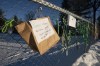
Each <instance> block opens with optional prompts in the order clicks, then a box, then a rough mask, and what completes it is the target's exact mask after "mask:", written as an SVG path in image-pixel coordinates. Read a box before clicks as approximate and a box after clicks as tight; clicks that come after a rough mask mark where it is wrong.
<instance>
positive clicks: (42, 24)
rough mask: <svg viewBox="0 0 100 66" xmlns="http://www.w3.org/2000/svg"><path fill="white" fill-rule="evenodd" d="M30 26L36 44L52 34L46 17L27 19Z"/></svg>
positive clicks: (52, 31)
mask: <svg viewBox="0 0 100 66" xmlns="http://www.w3.org/2000/svg"><path fill="white" fill-rule="evenodd" d="M29 22H30V24H31V26H32V31H33V33H34V35H35V37H36V40H37V42H38V44H39V43H40V42H41V41H43V40H46V39H48V38H49V37H50V36H52V35H54V33H55V32H54V30H53V28H52V26H51V24H50V23H49V21H48V18H44V19H39V20H32V21H29Z"/></svg>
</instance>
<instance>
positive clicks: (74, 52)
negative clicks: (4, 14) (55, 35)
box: [0, 0, 94, 66]
mask: <svg viewBox="0 0 100 66" xmlns="http://www.w3.org/2000/svg"><path fill="white" fill-rule="evenodd" d="M34 1H35V0H34ZM2 3H7V1H3V2H2ZM22 3H23V1H20V0H19V1H18V2H17V4H15V5H14V6H12V7H11V9H13V8H15V7H16V6H18V4H22ZM36 4H37V3H36ZM29 5H30V4H26V5H25V6H24V7H23V8H22V10H24V9H27V6H29ZM39 6H40V5H39ZM42 7H43V6H42ZM54 7H55V6H54ZM43 8H44V9H48V10H51V11H53V12H57V11H55V10H52V9H49V8H48V7H43ZM54 9H55V8H54ZM58 9H59V8H58ZM31 10H32V9H31ZM31 10H30V11H31ZM56 10H57V9H56ZM44 11H45V10H44ZM61 11H63V12H65V13H67V11H65V10H64V9H61ZM18 12H19V11H18ZM18 12H17V13H16V14H18ZM46 12H48V13H49V14H47V15H46V16H50V17H51V20H52V21H53V22H54V21H55V20H56V19H59V17H58V16H59V15H56V14H55V13H53V12H50V11H46ZM58 13H59V12H57V14H58ZM43 14H44V13H43ZM52 15H53V16H52ZM71 15H72V16H75V15H74V14H72V13H71ZM76 16H77V15H76ZM76 18H78V21H79V22H84V21H85V22H86V23H88V22H89V21H88V20H85V19H83V18H81V17H79V16H77V17H76ZM53 24H54V25H55V24H56V23H53ZM75 31H77V30H75ZM61 38H63V37H61ZM88 42H89V43H88V44H89V45H88V47H89V46H90V45H91V44H92V43H93V42H94V41H93V37H91V36H89V37H88ZM85 46H86V44H84V38H83V36H82V35H76V34H75V35H72V36H71V38H70V45H69V46H68V47H67V48H68V50H65V51H62V48H63V46H62V40H60V41H59V42H58V44H56V46H54V47H53V48H51V49H50V50H49V51H48V52H46V53H45V54H44V55H40V54H39V53H38V52H35V51H33V50H31V49H30V48H29V47H28V45H27V44H26V42H25V41H24V40H23V39H22V38H21V37H20V35H19V34H18V33H11V34H10V33H9V32H8V33H7V32H6V33H2V32H1V33H0V52H1V53H0V65H1V66H72V64H73V63H74V62H75V61H76V59H77V58H78V57H79V56H81V55H82V54H83V53H84V50H85ZM88 47H87V49H88ZM67 54H68V55H67Z"/></svg>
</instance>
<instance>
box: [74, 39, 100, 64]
mask: <svg viewBox="0 0 100 66" xmlns="http://www.w3.org/2000/svg"><path fill="white" fill-rule="evenodd" d="M73 66H100V41H99V42H97V43H95V45H92V46H91V47H90V49H89V51H88V52H87V53H84V54H83V55H82V56H81V57H80V58H79V59H77V61H76V62H75V63H74V64H73Z"/></svg>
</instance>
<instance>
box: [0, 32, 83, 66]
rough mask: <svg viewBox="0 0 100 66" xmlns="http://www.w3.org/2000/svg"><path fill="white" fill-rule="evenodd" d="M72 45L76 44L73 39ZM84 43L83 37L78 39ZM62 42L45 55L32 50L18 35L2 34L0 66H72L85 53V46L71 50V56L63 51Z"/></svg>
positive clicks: (0, 40) (0, 36) (0, 38)
mask: <svg viewBox="0 0 100 66" xmlns="http://www.w3.org/2000/svg"><path fill="white" fill-rule="evenodd" d="M72 40H73V41H72V42H71V43H75V41H76V38H75V37H73V39H72ZM78 40H79V41H80V43H82V39H81V37H79V39H78ZM61 48H62V47H61V42H59V43H58V44H57V45H56V46H54V47H53V48H51V49H50V50H49V51H48V52H46V53H45V54H44V55H40V54H39V53H38V52H35V51H33V50H31V49H30V48H29V47H28V45H27V44H26V43H25V41H23V39H22V38H21V37H20V36H19V35H18V34H11V35H9V34H2V33H1V34H0V66H72V64H73V63H74V62H75V61H76V59H77V58H78V57H80V56H81V55H82V54H83V53H84V45H83V44H82V45H80V47H79V50H78V49H77V48H76V47H73V48H70V49H69V54H68V56H66V52H65V51H64V52H62V51H61Z"/></svg>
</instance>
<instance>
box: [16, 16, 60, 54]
mask: <svg viewBox="0 0 100 66" xmlns="http://www.w3.org/2000/svg"><path fill="white" fill-rule="evenodd" d="M16 29H17V31H18V33H19V34H20V35H21V37H22V38H23V39H24V40H25V41H26V42H27V44H28V45H29V46H30V47H31V48H32V49H33V50H36V51H38V52H40V54H41V55H42V54H44V53H45V52H47V51H48V50H49V49H50V48H51V47H53V46H54V45H55V44H56V43H57V42H58V41H59V40H60V38H59V36H58V34H57V32H56V31H55V29H54V28H53V25H52V24H51V21H50V18H49V17H43V18H38V19H36V20H31V21H29V24H28V23H27V22H24V23H21V24H19V25H17V26H16Z"/></svg>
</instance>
